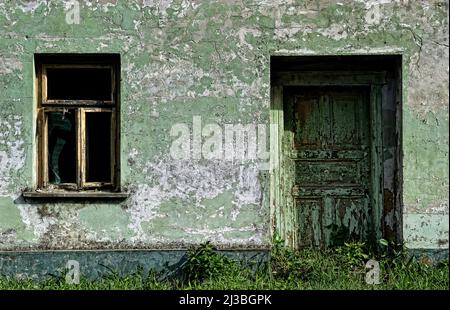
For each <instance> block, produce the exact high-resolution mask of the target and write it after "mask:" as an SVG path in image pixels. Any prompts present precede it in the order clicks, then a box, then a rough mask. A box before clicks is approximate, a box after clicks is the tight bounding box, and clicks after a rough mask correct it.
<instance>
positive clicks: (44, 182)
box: [0, 0, 449, 275]
mask: <svg viewBox="0 0 450 310" xmlns="http://www.w3.org/2000/svg"><path fill="white" fill-rule="evenodd" d="M448 55H449V53H448V1H434V0H430V1H408V0H383V1H359V0H348V1H346V0H343V1H325V0H323V1H322V0H317V1H306V0H305V1H303V0H298V1H294V0H276V1H264V0H255V1H245V0H227V1H186V0H158V1H152V0H148V1H147V0H137V1H122V0H112V1H104V0H96V1H81V0H80V1H41V0H36V1H0V268H1V272H3V273H7V274H12V273H14V274H31V275H38V274H45V273H48V272H53V271H54V270H58V268H64V266H65V264H66V262H67V260H70V259H76V260H78V261H80V262H81V264H82V265H83V266H87V267H89V268H90V270H94V271H95V270H97V271H98V270H100V271H98V272H101V268H102V267H101V266H100V262H101V263H102V265H109V266H121V268H125V269H126V268H131V269H133V268H135V267H136V266H137V265H140V264H141V265H145V266H147V267H148V268H150V267H152V266H162V265H163V263H164V262H168V263H176V262H177V260H178V259H179V258H180V255H182V253H183V250H185V249H186V248H187V247H188V246H190V245H193V244H199V243H202V242H205V241H207V240H209V241H211V242H212V243H213V244H214V245H216V246H217V247H218V248H220V249H223V250H226V251H230V252H233V253H237V254H239V255H258V253H264V252H265V251H267V250H268V249H270V245H271V240H272V237H273V236H274V235H275V234H278V235H280V236H281V237H282V238H283V239H284V240H286V243H287V244H288V245H290V246H293V247H296V248H301V247H305V246H317V247H327V246H332V245H334V244H339V242H341V241H342V240H350V239H352V238H355V239H362V240H366V241H368V242H377V240H379V239H381V238H385V239H390V240H395V241H396V242H405V244H406V246H407V247H408V248H409V249H411V250H412V251H425V252H427V253H430V254H432V256H435V257H436V256H445V255H448V226H449V218H448V184H449V177H448V137H449V134H448V124H449V120H448V98H449V92H448V86H449V82H448V70H449V69H448V68H449V67H448V60H449V58H448ZM124 266H128V267H124Z"/></svg>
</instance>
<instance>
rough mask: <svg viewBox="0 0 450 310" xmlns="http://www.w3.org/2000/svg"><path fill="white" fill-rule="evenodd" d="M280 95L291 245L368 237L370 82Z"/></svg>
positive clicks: (370, 225)
mask: <svg viewBox="0 0 450 310" xmlns="http://www.w3.org/2000/svg"><path fill="white" fill-rule="evenodd" d="M284 98H285V112H284V122H285V125H284V127H285V130H286V131H287V132H289V133H290V134H289V135H286V139H285V140H284V141H283V153H284V166H285V172H286V175H285V177H286V178H289V177H290V178H292V181H291V182H290V184H292V187H291V189H290V190H291V193H290V195H291V197H290V199H288V203H291V204H292V205H293V209H294V211H295V212H294V216H295V217H296V218H295V221H294V222H296V224H295V226H296V228H295V229H297V232H296V236H297V237H296V239H297V240H296V243H297V247H300V248H301V247H305V246H320V247H327V246H330V245H337V244H341V243H343V242H344V241H349V240H352V239H354V240H369V239H371V235H372V236H373V235H374V234H373V229H374V226H373V222H372V221H373V216H372V209H373V205H372V204H373V202H372V200H371V199H370V193H371V166H372V165H371V122H370V87H349V86H347V87H344V86H342V87H336V86H323V87H295V88H287V91H286V92H285V97H284ZM289 200H290V201H289Z"/></svg>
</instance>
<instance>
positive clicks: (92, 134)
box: [86, 112, 111, 182]
mask: <svg viewBox="0 0 450 310" xmlns="http://www.w3.org/2000/svg"><path fill="white" fill-rule="evenodd" d="M86 181H87V182H111V112H91V113H86Z"/></svg>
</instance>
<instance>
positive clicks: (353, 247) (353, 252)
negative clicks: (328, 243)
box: [336, 241, 369, 268]
mask: <svg viewBox="0 0 450 310" xmlns="http://www.w3.org/2000/svg"><path fill="white" fill-rule="evenodd" d="M336 252H337V253H338V254H339V255H341V256H342V258H343V259H344V262H345V263H346V264H347V265H348V266H350V267H351V268H357V267H361V266H362V265H363V264H364V262H365V261H366V260H367V259H369V255H368V254H366V244H365V243H364V242H362V241H353V242H345V243H344V245H343V246H340V247H338V248H336Z"/></svg>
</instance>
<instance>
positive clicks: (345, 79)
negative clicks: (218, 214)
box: [270, 71, 386, 248]
mask: <svg viewBox="0 0 450 310" xmlns="http://www.w3.org/2000/svg"><path fill="white" fill-rule="evenodd" d="M385 83H386V72H384V71H383V72H376V71H301V72H299V71H296V72H292V71H290V72H275V73H274V74H273V78H272V85H271V96H270V97H271V98H270V104H271V108H270V126H271V128H273V129H274V130H271V139H270V149H271V152H270V162H271V170H270V219H271V220H270V222H271V225H270V228H271V235H272V236H275V235H277V236H279V237H281V238H282V239H283V240H284V241H285V243H286V245H287V246H290V247H292V248H297V247H298V230H297V227H298V225H297V214H296V210H295V206H294V203H293V202H292V197H291V196H292V195H291V189H292V185H293V175H292V171H291V170H292V169H290V168H289V167H288V165H286V162H284V156H283V151H284V150H283V140H284V139H286V138H287V137H286V135H287V133H286V132H285V128H284V111H285V107H284V97H283V89H284V87H287V86H366V87H369V88H370V109H369V113H370V115H369V118H370V146H371V147H370V153H371V154H370V155H371V184H370V202H371V207H372V208H373V212H372V215H373V218H372V227H371V228H370V229H371V231H372V234H371V235H372V236H373V240H371V241H372V242H376V241H377V240H379V239H380V238H382V215H383V159H382V156H383V154H382V150H383V137H382V132H383V131H382V106H383V96H382V86H383V85H384V84H385Z"/></svg>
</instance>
